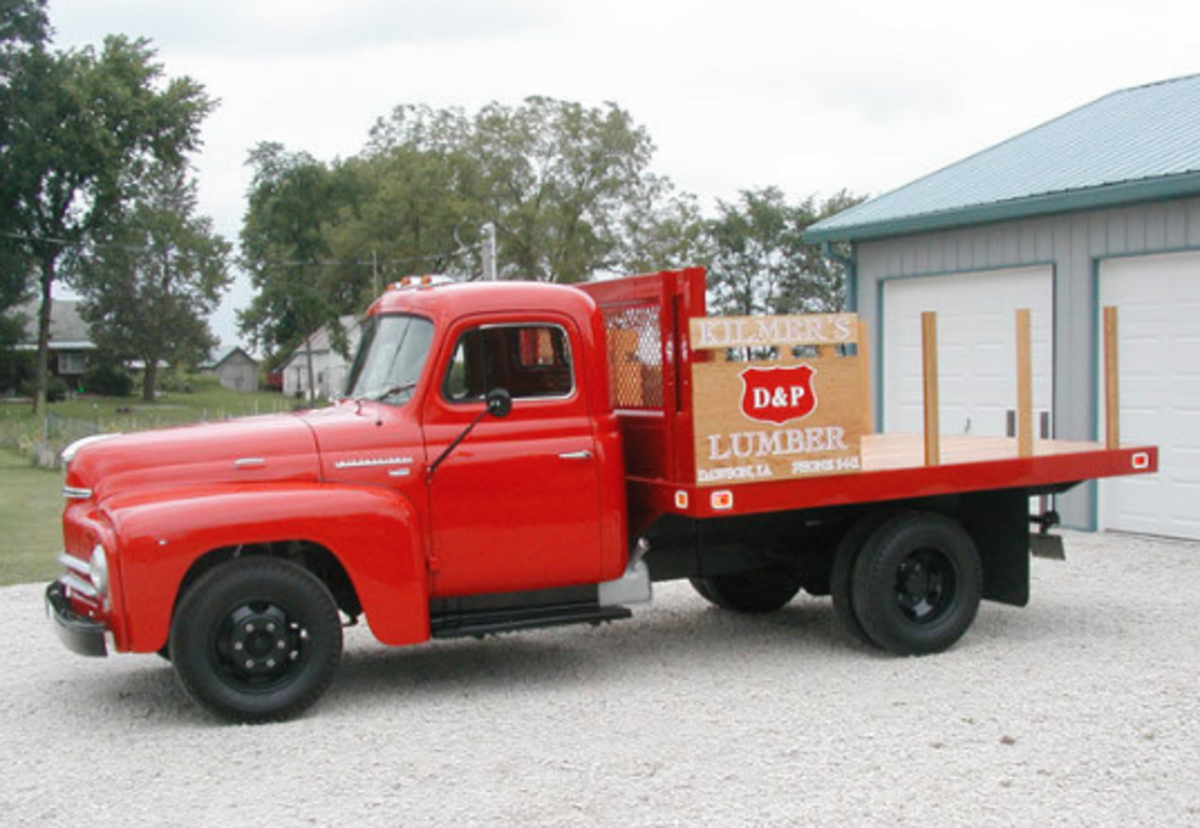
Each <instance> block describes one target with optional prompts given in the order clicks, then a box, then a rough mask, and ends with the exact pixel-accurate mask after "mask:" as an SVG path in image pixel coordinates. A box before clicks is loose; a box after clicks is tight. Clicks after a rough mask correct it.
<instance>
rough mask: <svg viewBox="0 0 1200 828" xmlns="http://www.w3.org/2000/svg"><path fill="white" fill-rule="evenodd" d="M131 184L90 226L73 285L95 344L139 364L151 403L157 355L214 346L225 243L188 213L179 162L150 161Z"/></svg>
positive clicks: (174, 358) (188, 188) (190, 201)
mask: <svg viewBox="0 0 1200 828" xmlns="http://www.w3.org/2000/svg"><path fill="white" fill-rule="evenodd" d="M134 189H135V190H136V192H137V195H136V196H135V197H134V199H133V200H132V204H131V205H129V206H128V207H125V208H123V209H120V210H114V211H113V212H111V213H110V214H109V215H108V216H107V217H106V220H105V224H104V225H102V226H101V227H99V228H97V230H96V231H94V232H93V236H92V238H93V245H92V246H93V248H94V249H95V253H94V255H92V256H90V257H87V258H85V259H84V261H83V263H82V264H81V266H80V272H79V276H78V279H77V286H78V287H79V289H80V291H81V293H82V294H83V297H84V302H83V305H82V307H81V312H82V315H83V318H84V319H85V320H86V321H88V322H89V323H91V325H92V338H93V340H94V341H95V343H96V345H97V346H98V347H99V348H100V350H101V351H103V352H106V353H108V354H110V355H113V356H117V357H119V358H121V359H130V358H136V359H139V360H141V361H142V362H143V363H144V364H145V366H146V370H145V374H144V375H143V381H142V399H144V400H146V401H147V402H151V401H153V399H154V390H155V386H156V382H157V375H158V364H159V362H160V361H162V360H165V361H169V362H173V363H181V362H182V363H192V364H195V363H196V362H199V361H200V360H201V359H203V358H204V356H205V355H206V354H207V353H208V352H209V351H210V350H211V349H212V348H213V347H214V346H215V345H216V339H215V338H214V337H213V335H212V332H211V330H210V329H209V327H208V321H207V317H208V316H209V315H210V314H211V313H212V312H213V311H214V310H216V307H217V304H218V302H219V301H220V296H221V292H222V291H223V290H224V289H225V288H226V287H227V286H228V285H229V282H230V276H229V255H230V251H231V246H230V244H229V243H228V242H227V241H225V240H224V239H222V238H221V237H220V236H218V235H216V234H215V233H214V232H213V229H212V222H211V221H210V220H209V219H208V218H203V217H197V216H196V215H195V211H196V184H195V182H194V181H192V180H191V179H190V178H189V176H188V173H187V170H186V168H185V167H178V168H176V167H171V166H166V165H161V164H160V165H155V166H154V167H152V168H150V169H149V170H148V171H147V172H146V174H145V175H143V176H141V177H139V179H138V180H137V183H136V187H135V188H134Z"/></svg>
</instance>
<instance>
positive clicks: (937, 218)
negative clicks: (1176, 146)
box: [802, 172, 1200, 244]
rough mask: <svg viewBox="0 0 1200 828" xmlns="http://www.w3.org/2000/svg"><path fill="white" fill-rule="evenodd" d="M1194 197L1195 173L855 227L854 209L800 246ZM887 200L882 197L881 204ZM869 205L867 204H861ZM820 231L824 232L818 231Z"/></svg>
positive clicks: (1197, 188)
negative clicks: (842, 220) (844, 218)
mask: <svg viewBox="0 0 1200 828" xmlns="http://www.w3.org/2000/svg"><path fill="white" fill-rule="evenodd" d="M1195 195H1200V172H1189V173H1183V174H1180V175H1170V176H1162V177H1159V178H1150V179H1141V180H1138V181H1123V182H1120V183H1117V184H1105V185H1103V186H1100V187H1089V188H1087V189H1082V190H1067V191H1064V192H1058V193H1045V194H1042V195H1034V196H1028V197H1025V198H1019V199H1013V200H1011V201H1000V202H990V203H987V204H974V205H969V206H966V207H960V208H954V209H948V210H940V211H937V212H933V213H921V214H917V215H901V216H897V217H895V218H890V219H883V220H880V221H867V222H862V223H855V222H854V221H853V219H852V218H851V216H850V215H849V214H851V213H853V212H854V209H855V208H851V209H850V210H848V211H846V212H845V213H842V214H840V215H842V216H846V217H847V220H846V221H845V222H844V223H843V222H839V221H838V216H833V217H832V218H829V219H826V220H825V221H823V222H819V223H817V224H815V225H813V226H812V227H810V228H809V229H808V230H806V231H805V232H804V235H803V237H802V238H803V240H804V241H805V242H806V243H808V244H820V243H825V242H836V241H866V240H868V239H872V240H873V239H882V238H888V237H891V236H906V235H914V234H917V233H928V232H931V231H934V230H949V229H952V228H960V227H969V226H973V225H977V224H992V223H995V222H999V221H1013V220H1016V219H1023V218H1033V217H1037V216H1046V215H1051V214H1055V213H1077V212H1081V211H1085V210H1098V209H1102V208H1105V207H1118V206H1127V205H1132V204H1141V203H1144V202H1148V201H1164V200H1167V199H1173V198H1186V197H1188V196H1195ZM886 197H887V196H882V198H886ZM867 203H868V204H870V203H871V202H867ZM823 225H826V226H823Z"/></svg>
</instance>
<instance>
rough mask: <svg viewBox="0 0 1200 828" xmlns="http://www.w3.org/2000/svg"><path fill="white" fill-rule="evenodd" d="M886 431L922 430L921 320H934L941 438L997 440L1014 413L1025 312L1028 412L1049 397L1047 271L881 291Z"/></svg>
mask: <svg viewBox="0 0 1200 828" xmlns="http://www.w3.org/2000/svg"><path fill="white" fill-rule="evenodd" d="M883 300H884V301H883V332H882V338H883V343H884V346H883V358H884V364H883V372H884V387H883V392H882V399H883V412H884V427H885V428H886V430H888V431H920V430H922V428H923V424H924V408H923V398H922V383H921V368H922V364H923V361H922V352H921V314H922V312H924V311H935V312H937V315H938V320H937V321H938V376H939V385H938V393H939V397H940V411H939V413H940V417H941V424H942V431H943V432H944V433H946V434H967V433H969V434H977V435H988V436H1001V435H1003V434H1005V433H1006V431H1007V424H1008V411H1009V410H1012V409H1015V408H1016V397H1017V390H1016V320H1015V311H1016V310H1017V309H1018V308H1029V309H1030V310H1031V312H1032V313H1031V325H1032V328H1033V354H1032V356H1033V366H1034V400H1033V404H1034V409H1035V410H1036V411H1049V410H1050V406H1051V401H1052V397H1053V382H1052V370H1053V361H1052V360H1053V348H1052V334H1053V332H1052V325H1053V301H1054V297H1053V273H1052V270H1051V269H1050V268H1049V267H1036V268H1016V269H1009V270H998V271H987V272H982V273H964V274H955V275H949V276H932V277H926V278H917V279H899V280H893V281H889V282H885V283H884V295H883Z"/></svg>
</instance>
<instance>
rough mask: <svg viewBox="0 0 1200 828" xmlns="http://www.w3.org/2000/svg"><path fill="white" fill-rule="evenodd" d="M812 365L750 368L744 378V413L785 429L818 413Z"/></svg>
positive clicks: (742, 374) (742, 373)
mask: <svg viewBox="0 0 1200 828" xmlns="http://www.w3.org/2000/svg"><path fill="white" fill-rule="evenodd" d="M816 373H817V370H816V369H815V368H813V367H812V366H811V365H793V366H791V367H787V368H747V369H746V370H744V371H742V372H741V373H740V374H738V376H739V377H741V378H742V413H743V414H745V415H746V416H747V417H749V418H750V419H751V420H757V421H759V422H762V423H774V424H775V425H783V424H784V423H786V422H788V421H789V420H799V419H802V418H804V417H807V416H808V415H809V414H811V413H813V412H814V411H816V410H817V394H816V392H815V391H814V390H813V384H812V378H813V377H814V376H816Z"/></svg>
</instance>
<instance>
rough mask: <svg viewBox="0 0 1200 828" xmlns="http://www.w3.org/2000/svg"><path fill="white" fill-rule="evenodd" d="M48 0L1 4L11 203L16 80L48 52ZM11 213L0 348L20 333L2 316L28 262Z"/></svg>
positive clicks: (0, 120) (2, 260)
mask: <svg viewBox="0 0 1200 828" xmlns="http://www.w3.org/2000/svg"><path fill="white" fill-rule="evenodd" d="M45 6H46V3H45V0H0V196H3V197H4V198H5V199H6V201H5V202H4V203H7V197H8V194H9V192H10V191H11V187H12V184H13V177H12V175H11V174H10V170H11V169H12V166H11V162H10V160H9V149H10V143H11V137H10V136H11V134H12V124H13V119H14V117H15V113H16V101H15V99H14V94H13V93H14V90H13V75H14V73H15V72H16V71H17V69H18V67H19V66H20V65H21V62H22V61H23V60H26V59H27V57H28V55H29V54H30V53H31V52H34V51H40V50H43V49H44V48H45V45H46V40H47V38H48V37H49V23H48V21H47V19H46V8H45ZM14 219H15V216H14V214H13V213H12V211H10V210H0V346H3V345H5V344H7V340H8V339H10V338H13V339H15V338H16V336H17V335H18V334H19V329H20V328H21V324H20V323H19V322H18V321H17V320H13V319H8V318H6V317H4V315H3V314H4V313H5V312H6V311H7V310H9V309H10V308H12V307H13V306H14V305H16V304H18V303H19V302H20V301H21V300H22V299H24V298H25V294H26V292H27V287H28V286H27V284H26V281H27V274H28V270H29V262H28V260H27V259H26V257H25V256H24V255H23V251H22V250H21V248H20V245H19V244H18V243H17V241H18V240H17V239H16V238H14V236H16V235H18V230H19V229H20V228H19V225H18V224H17V223H16V222H15V220H14Z"/></svg>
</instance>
